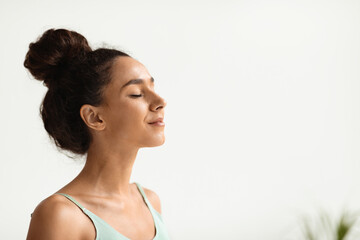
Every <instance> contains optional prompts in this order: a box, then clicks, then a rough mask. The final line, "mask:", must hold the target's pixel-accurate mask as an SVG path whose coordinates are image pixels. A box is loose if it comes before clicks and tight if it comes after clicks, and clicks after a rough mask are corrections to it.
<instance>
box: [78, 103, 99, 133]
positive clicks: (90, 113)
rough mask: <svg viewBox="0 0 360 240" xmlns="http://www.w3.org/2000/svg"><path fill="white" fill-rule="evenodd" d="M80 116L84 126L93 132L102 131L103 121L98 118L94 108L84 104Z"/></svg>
mask: <svg viewBox="0 0 360 240" xmlns="http://www.w3.org/2000/svg"><path fill="white" fill-rule="evenodd" d="M80 116H81V118H82V120H83V121H84V122H85V124H86V125H87V126H88V127H89V128H91V129H94V130H98V131H101V130H104V128H105V121H104V120H103V119H102V118H101V117H100V116H99V113H98V110H97V108H96V107H94V106H91V105H89V104H85V105H83V106H82V107H81V108H80Z"/></svg>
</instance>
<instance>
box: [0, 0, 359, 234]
mask: <svg viewBox="0 0 360 240" xmlns="http://www.w3.org/2000/svg"><path fill="white" fill-rule="evenodd" d="M0 3H1V5H0V29H1V39H0V53H1V54H0V104H1V105H0V106H1V108H0V109H1V118H0V126H1V134H0V148H1V149H0V152H1V156H0V159H1V166H0V190H1V193H0V235H1V238H2V239H25V237H26V234H27V230H28V224H29V222H30V214H31V213H32V211H33V210H34V208H35V207H36V205H37V204H38V203H39V202H40V201H41V200H43V199H44V198H46V197H48V196H49V195H51V194H53V193H54V192H56V191H57V190H58V189H60V188H61V187H62V186H64V185H65V184H67V183H68V182H69V181H71V180H72V179H73V178H74V177H75V176H76V175H77V174H78V172H79V171H80V170H81V168H82V166H83V163H82V162H81V160H79V161H74V160H72V159H69V158H68V157H66V155H64V154H62V153H60V152H59V151H58V150H57V149H56V147H55V146H54V144H52V142H51V141H50V140H49V138H48V136H47V134H46V131H45V129H44V127H43V125H42V121H41V118H40V116H39V106H40V103H41V100H42V98H43V96H44V94H45V92H46V88H45V87H44V86H43V85H42V84H41V82H39V81H36V80H33V78H32V77H31V75H30V74H29V73H28V72H27V70H26V69H25V68H24V67H23V61H24V59H25V54H26V52H27V49H28V45H29V43H30V42H33V41H35V40H36V38H37V37H38V36H40V35H41V34H42V33H43V32H44V31H46V30H47V29H48V28H68V29H71V30H75V31H78V32H79V33H81V34H83V35H84V36H85V37H86V38H87V39H88V41H89V42H90V44H91V46H92V47H93V48H97V47H100V46H103V45H104V44H107V45H110V46H113V47H116V48H118V49H120V50H125V51H126V52H128V53H130V54H131V55H132V56H133V57H135V58H136V59H138V60H139V61H140V62H142V63H143V64H144V65H145V66H146V67H147V68H148V70H149V72H150V73H151V74H152V76H153V77H154V78H155V86H156V89H157V92H158V93H159V94H160V95H161V96H162V97H164V98H165V99H166V100H167V102H168V105H167V107H166V108H165V122H166V127H165V135H166V142H165V144H164V145H162V146H160V147H156V148H144V149H141V150H140V152H139V154H138V157H137V160H136V162H135V165H134V168H133V175H132V179H131V182H133V181H137V182H139V183H140V184H142V185H143V186H145V187H147V188H150V189H152V190H153V191H155V192H156V193H157V194H158V195H159V196H160V199H161V204H162V212H163V217H164V220H165V223H166V225H167V226H168V231H169V233H170V236H171V238H172V240H195V239H196V240H198V239H207V240H215V239H229V240H230V239H231V240H233V239H245V240H260V239H261V240H262V239H266V240H280V239H301V238H300V230H299V226H300V225H299V217H300V216H303V215H304V214H305V215H312V214H315V213H316V212H318V210H319V209H320V208H323V209H325V210H326V211H328V212H330V213H331V214H333V215H334V216H337V215H338V214H339V213H340V211H341V209H343V208H347V209H350V210H351V211H355V210H359V209H360V174H359V173H360V148H359V146H360V94H359V92H360V70H359V69H360V2H359V1H357V0H326V1H325V0H302V1H300V0H296V1H285V0H283V1H278V0H272V1H265V0H264V1H260V0H244V1H197V2H190V1H188V2H186V1H177V2H171V3H170V2H169V1H102V2H101V3H100V1H85V0H79V1H69V0H65V1H36V0H32V1H25V0H24V1H16V0H15V1H0Z"/></svg>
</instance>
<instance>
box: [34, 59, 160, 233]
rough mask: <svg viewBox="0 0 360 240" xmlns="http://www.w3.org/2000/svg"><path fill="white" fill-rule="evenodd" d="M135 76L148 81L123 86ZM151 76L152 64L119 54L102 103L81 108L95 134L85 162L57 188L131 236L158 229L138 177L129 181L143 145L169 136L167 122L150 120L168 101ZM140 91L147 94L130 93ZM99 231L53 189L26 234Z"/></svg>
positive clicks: (153, 199) (152, 197)
mask: <svg viewBox="0 0 360 240" xmlns="http://www.w3.org/2000/svg"><path fill="white" fill-rule="evenodd" d="M131 79H143V80H144V83H143V84H132V85H128V86H126V87H124V88H122V86H123V85H124V84H125V83H127V82H128V81H129V80H131ZM150 79H151V75H150V74H149V72H148V71H147V69H146V68H145V67H144V65H142V64H141V63H140V62H138V61H136V60H135V59H133V58H131V57H117V58H116V59H115V60H114V63H113V67H112V79H111V82H110V83H109V84H108V85H107V86H106V88H105V89H104V100H103V103H102V104H101V105H100V106H97V107H95V106H92V105H88V104H85V105H83V106H82V107H81V109H80V115H81V117H82V119H83V121H84V122H85V124H86V125H87V126H88V127H89V129H90V132H91V134H92V136H93V141H92V143H91V145H90V148H89V150H88V154H87V159H86V163H85V165H84V168H83V169H82V171H81V172H80V173H79V174H78V176H76V177H75V178H74V179H73V180H72V181H71V182H70V183H68V184H67V185H66V186H64V187H63V188H61V189H59V191H57V193H60V192H61V193H66V194H69V195H70V196H72V197H73V198H75V199H76V200H77V201H78V202H79V203H80V204H81V205H82V206H83V207H85V208H87V209H88V210H90V211H91V212H93V213H94V214H96V215H97V216H99V217H100V218H102V219H103V220H105V221H106V222H107V223H108V224H109V225H110V226H112V227H113V228H114V229H115V230H117V231H118V232H119V233H121V234H122V235H124V236H125V237H127V238H129V239H132V240H150V239H153V238H154V236H155V234H156V231H155V226H154V221H153V218H152V216H151V213H150V210H149V209H148V207H147V206H146V204H145V202H144V200H143V198H142V196H141V194H140V192H139V191H138V189H137V187H136V185H135V183H131V184H130V183H129V180H130V177H131V173H132V168H133V165H134V162H135V159H136V156H137V153H138V151H139V149H140V148H142V147H155V146H160V145H162V144H163V143H164V142H165V136H164V126H162V127H157V126H153V125H150V124H149V122H151V121H154V120H155V119H157V118H158V117H164V107H165V106H166V101H165V100H164V99H163V98H162V97H160V96H159V95H158V94H157V93H156V92H155V90H154V83H153V82H152V81H150ZM138 94H142V96H140V97H137V98H136V97H132V96H130V95H138ZM143 189H144V191H145V194H146V196H147V197H148V199H149V201H150V203H151V205H152V206H153V207H154V208H155V210H157V211H158V212H159V213H161V204H160V199H159V196H158V195H157V194H156V193H155V192H154V191H152V190H150V189H147V188H145V187H143ZM95 236H96V231H95V228H94V225H93V223H92V222H91V220H90V219H89V218H88V217H87V216H86V215H85V214H84V213H83V212H82V211H81V209H79V208H78V207H77V206H76V205H75V204H74V203H72V202H71V201H69V200H68V199H67V198H65V197H64V196H62V195H58V194H53V195H51V196H50V197H48V198H46V199H44V200H43V201H42V202H41V203H39V205H38V206H37V207H36V208H35V210H34V212H33V215H32V218H31V222H30V226H29V231H28V235H27V240H33V239H37V240H42V239H47V240H57V239H70V240H71V239H74V240H75V239H76V240H90V239H91V240H93V239H95Z"/></svg>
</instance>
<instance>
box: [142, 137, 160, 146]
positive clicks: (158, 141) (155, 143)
mask: <svg viewBox="0 0 360 240" xmlns="http://www.w3.org/2000/svg"><path fill="white" fill-rule="evenodd" d="M164 143H165V137H164V138H162V139H157V140H153V141H151V142H147V144H143V147H158V146H161V145H163V144H164Z"/></svg>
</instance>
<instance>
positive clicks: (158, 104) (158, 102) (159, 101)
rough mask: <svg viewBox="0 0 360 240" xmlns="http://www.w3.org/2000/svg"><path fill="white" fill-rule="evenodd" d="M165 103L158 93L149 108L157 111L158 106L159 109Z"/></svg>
mask: <svg viewBox="0 0 360 240" xmlns="http://www.w3.org/2000/svg"><path fill="white" fill-rule="evenodd" d="M166 105H167V101H166V100H165V99H164V98H162V97H160V96H159V95H158V97H157V98H156V101H154V102H153V104H152V105H151V110H153V111H157V110H158V109H159V108H160V109H161V108H164V107H165V106H166Z"/></svg>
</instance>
